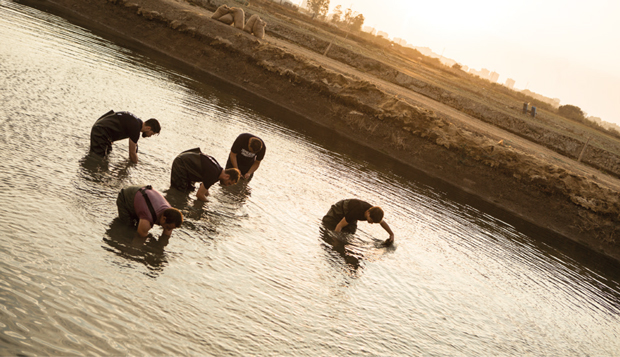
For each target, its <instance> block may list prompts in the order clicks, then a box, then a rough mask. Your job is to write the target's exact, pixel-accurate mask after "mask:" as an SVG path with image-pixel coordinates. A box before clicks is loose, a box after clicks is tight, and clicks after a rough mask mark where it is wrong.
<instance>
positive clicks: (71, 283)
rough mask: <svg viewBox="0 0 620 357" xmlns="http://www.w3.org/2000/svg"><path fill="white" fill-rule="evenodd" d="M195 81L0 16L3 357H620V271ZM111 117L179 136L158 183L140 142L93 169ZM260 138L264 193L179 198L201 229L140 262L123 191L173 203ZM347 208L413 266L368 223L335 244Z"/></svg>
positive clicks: (159, 168)
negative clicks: (382, 222) (93, 154)
mask: <svg viewBox="0 0 620 357" xmlns="http://www.w3.org/2000/svg"><path fill="white" fill-rule="evenodd" d="M183 73H189V72H181V71H178V70H175V69H174V66H172V65H167V64H166V62H165V60H163V59H161V58H156V57H153V56H152V55H150V54H148V53H147V52H142V51H141V52H140V53H136V52H132V51H130V50H128V49H125V48H122V47H119V46H117V45H115V44H114V43H112V42H109V41H108V40H105V39H102V38H100V37H98V36H96V35H94V34H92V33H91V32H89V31H88V30H85V29H83V28H79V27H77V26H74V25H72V24H70V23H68V22H66V21H65V20H63V19H61V18H58V17H56V16H53V15H50V14H46V13H43V12H41V11H39V10H35V9H32V8H29V7H26V6H22V5H19V4H15V3H13V2H11V1H7V0H0V198H1V199H2V206H1V208H0V233H1V235H0V237H1V241H0V355H20V354H21V355H217V356H221V355H231V356H245V355H282V356H304V355H305V356H327V355H333V356H362V355H368V356H411V355H425V356H426V355H441V356H445V355H463V356H475V355H485V356H489V355H614V354H618V353H619V351H620V339H619V338H618V337H619V335H620V321H619V319H618V317H619V314H620V304H619V298H620V288H619V286H618V283H617V281H618V279H617V276H616V275H613V272H606V271H605V270H604V269H599V268H598V266H595V265H596V264H593V263H592V261H591V260H590V263H587V262H586V263H584V262H583V261H578V260H576V259H575V258H573V257H572V255H571V254H570V253H569V252H568V250H567V249H562V250H559V249H558V248H556V246H557V245H554V244H550V243H546V242H548V240H545V237H543V236H542V235H544V234H543V233H540V231H539V230H538V231H537V230H536V229H528V228H517V227H516V226H515V225H510V224H508V223H505V222H504V221H502V219H500V218H499V217H500V216H501V215H500V214H495V213H493V212H487V213H485V212H482V211H480V210H479V209H476V208H474V207H473V206H471V205H469V204H466V203H462V202H459V201H458V200H456V201H455V200H452V198H451V196H450V194H448V193H446V191H445V190H443V189H442V188H441V187H440V186H438V185H432V184H431V185H429V184H428V180H427V179H423V178H421V177H420V179H416V174H415V173H408V171H406V170H404V171H402V170H399V169H398V167H397V166H398V165H397V164H395V163H392V164H389V163H387V164H384V165H383V166H381V164H378V165H373V164H370V163H369V161H373V160H370V159H369V158H371V157H372V156H373V155H376V154H373V153H369V152H367V151H365V150H364V149H363V148H360V147H356V146H355V145H353V144H351V143H347V142H343V141H340V140H339V139H338V138H334V137H330V135H329V134H327V133H321V130H320V129H317V128H312V127H306V130H302V127H301V126H299V125H297V124H295V123H297V119H294V118H291V117H288V114H286V113H283V112H282V111H281V110H278V109H277V108H274V107H272V106H270V105H265V104H260V103H257V102H256V101H255V99H253V98H251V97H248V96H247V95H245V94H243V93H239V92H238V91H236V90H234V89H232V88H228V87H227V86H225V85H223V84H222V83H218V82H215V81H214V80H213V79H210V78H204V77H201V76H200V75H197V74H196V75H190V74H183ZM109 109H114V110H129V111H131V112H133V113H134V114H136V115H138V116H139V117H141V118H144V119H147V118H150V117H156V118H158V119H160V121H161V122H162V126H163V130H162V133H161V135H159V136H157V137H153V138H148V139H141V140H140V163H139V164H138V165H129V164H128V160H127V145H126V141H124V142H121V143H116V144H115V149H114V151H113V153H112V155H111V157H110V160H109V163H108V165H104V166H93V165H91V164H90V163H89V162H88V161H87V160H84V158H85V156H86V153H87V150H88V142H89V131H90V127H91V126H92V124H93V122H94V120H95V119H96V118H97V117H99V116H100V115H101V114H103V113H105V112H106V111H108V110H109ZM293 119H294V120H293ZM242 132H252V133H254V134H256V135H258V136H260V137H261V138H263V139H264V140H265V142H266V143H267V145H268V151H267V155H266V158H265V160H264V161H263V164H262V165H261V167H260V169H259V171H258V172H257V174H256V175H255V177H254V179H253V180H252V181H251V182H250V184H249V185H247V186H239V187H234V188H227V189H224V188H221V187H219V186H214V187H213V188H212V189H211V196H210V197H209V202H207V203H206V204H204V205H201V204H197V203H196V202H195V201H194V200H193V199H192V197H193V196H192V197H169V198H170V200H171V202H172V203H173V204H174V205H175V206H176V207H178V208H180V209H182V210H183V211H184V213H185V214H186V224H185V225H184V226H183V227H182V228H180V229H178V230H175V232H174V233H173V236H172V239H171V243H170V244H169V245H168V246H167V247H166V248H165V250H164V251H161V250H158V249H155V248H153V247H144V248H142V249H133V248H130V247H128V246H127V245H125V244H124V242H125V238H126V237H127V236H128V235H130V234H131V232H128V231H127V230H125V229H124V228H123V227H117V226H115V225H113V224H112V222H113V220H114V217H115V216H116V206H115V199H116V195H117V193H118V191H119V190H120V188H121V187H123V186H125V185H130V184H137V183H150V184H152V185H153V186H154V187H155V188H157V189H159V190H160V191H165V190H166V189H167V188H168V185H169V177H170V166H171V163H172V160H173V159H174V157H175V156H176V155H177V154H178V153H180V152H181V151H183V150H185V149H189V148H192V147H197V146H200V147H201V148H202V149H203V151H204V152H206V153H209V154H211V155H213V156H214V157H216V158H217V159H218V160H219V161H220V163H225V161H226V156H227V154H228V151H229V149H230V145H231V144H232V142H233V140H234V139H235V137H236V136H237V135H238V134H239V133H242ZM388 161H389V160H388ZM401 171H402V172H401ZM348 197H360V198H363V199H365V200H367V201H369V202H372V203H376V204H379V205H381V206H382V207H383V208H384V209H385V211H386V219H387V221H388V222H389V223H390V225H391V227H392V229H393V230H394V232H395V233H396V246H395V247H394V248H391V249H387V248H381V247H378V246H377V244H376V241H377V240H379V239H385V238H387V235H386V234H385V232H384V231H383V230H382V229H381V228H380V227H379V226H378V225H373V226H370V225H368V224H365V223H360V225H359V228H360V230H358V234H357V235H356V237H355V239H353V240H352V241H351V242H349V244H347V245H346V246H344V247H343V246H341V245H336V246H332V244H330V242H329V241H325V240H324V237H323V236H322V234H321V232H320V230H319V226H320V219H321V217H322V215H323V214H324V213H325V212H326V211H327V210H328V209H329V207H330V205H331V204H332V203H334V202H336V201H338V200H339V199H342V198H348ZM159 233H160V229H155V235H156V236H158V235H159ZM331 243H333V242H331ZM562 245H566V244H564V243H562ZM569 250H570V249H569Z"/></svg>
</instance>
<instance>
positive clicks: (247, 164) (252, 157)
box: [226, 133, 267, 180]
mask: <svg viewBox="0 0 620 357" xmlns="http://www.w3.org/2000/svg"><path fill="white" fill-rule="evenodd" d="M266 151H267V147H266V146H265V142H264V141H263V140H262V139H261V138H259V137H257V136H254V135H252V134H249V133H244V134H241V135H239V136H238V137H237V139H235V142H234V143H233V145H232V148H231V149H230V154H229V155H228V161H227V162H226V168H227V169H229V168H231V167H234V168H236V169H239V171H240V172H241V176H242V177H243V178H244V179H246V180H249V179H250V178H252V176H253V175H254V172H256V170H258V167H259V166H260V163H261V161H262V160H263V158H264V157H265V152H266Z"/></svg>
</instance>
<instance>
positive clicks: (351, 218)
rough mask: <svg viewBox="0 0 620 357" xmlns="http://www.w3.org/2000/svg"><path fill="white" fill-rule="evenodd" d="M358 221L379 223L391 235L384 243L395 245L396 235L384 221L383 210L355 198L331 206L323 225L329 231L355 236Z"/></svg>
mask: <svg viewBox="0 0 620 357" xmlns="http://www.w3.org/2000/svg"><path fill="white" fill-rule="evenodd" d="M357 221H368V223H371V224H372V223H379V224H380V225H381V227H382V228H383V229H385V231H386V232H388V234H389V235H390V237H389V238H388V239H387V240H386V241H385V242H384V244H385V245H391V244H392V243H394V233H393V232H392V230H391V229H390V226H388V224H387V222H386V221H385V220H384V219H383V210H382V209H381V207H379V206H372V205H371V204H370V203H368V202H365V201H362V200H358V199H355V198H352V199H347V200H342V201H338V202H336V203H335V204H333V205H332V206H331V208H330V209H329V211H328V212H327V214H326V215H325V216H324V217H323V220H322V222H323V225H324V226H325V228H327V229H332V230H334V231H336V232H348V233H351V234H354V233H355V231H357Z"/></svg>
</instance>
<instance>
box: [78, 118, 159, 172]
mask: <svg viewBox="0 0 620 357" xmlns="http://www.w3.org/2000/svg"><path fill="white" fill-rule="evenodd" d="M160 131H161V126H160V125H159V121H157V119H154V118H151V119H149V120H147V121H145V122H142V120H141V119H140V118H138V117H136V116H135V115H133V114H131V113H129V112H116V113H115V112H114V111H113V110H110V111H109V112H107V113H106V114H104V115H103V116H102V117H101V118H99V119H97V121H96V122H95V124H94V125H93V127H92V129H91V130H90V152H91V153H93V154H95V155H98V156H102V157H103V156H106V155H108V154H109V153H110V151H112V143H113V142H115V141H117V140H122V139H126V138H129V159H130V160H131V161H132V162H134V163H137V162H138V140H139V139H140V133H142V137H143V138H148V137H150V136H153V135H154V134H159V132H160Z"/></svg>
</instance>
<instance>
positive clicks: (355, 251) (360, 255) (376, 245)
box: [319, 226, 396, 277]
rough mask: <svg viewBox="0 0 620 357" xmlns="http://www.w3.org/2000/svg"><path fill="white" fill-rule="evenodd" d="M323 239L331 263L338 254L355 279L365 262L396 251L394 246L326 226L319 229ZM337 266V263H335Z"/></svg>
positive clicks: (323, 245)
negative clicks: (334, 253) (334, 254)
mask: <svg viewBox="0 0 620 357" xmlns="http://www.w3.org/2000/svg"><path fill="white" fill-rule="evenodd" d="M319 231H320V236H321V239H322V241H323V242H322V244H321V245H322V247H323V248H325V250H326V252H328V253H330V256H331V258H330V261H332V262H334V259H333V258H334V256H333V254H331V253H333V252H336V253H338V254H339V255H340V257H341V258H343V259H344V262H345V263H346V264H347V269H346V270H347V271H348V272H349V273H350V274H351V275H352V276H354V277H357V276H358V273H359V272H358V269H359V268H363V264H362V262H363V261H375V260H377V259H378V257H380V256H382V255H383V254H385V253H393V252H394V251H395V250H396V246H395V245H394V244H392V245H389V246H385V245H384V244H383V243H384V241H382V240H380V239H376V238H374V237H370V236H367V235H365V237H364V238H366V239H370V241H366V240H363V239H361V238H360V237H359V236H358V234H360V235H361V234H362V233H361V231H360V232H358V233H356V234H351V233H347V232H335V231H333V230H331V229H327V228H325V227H324V226H321V227H320V228H319ZM335 264H337V263H335Z"/></svg>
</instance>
